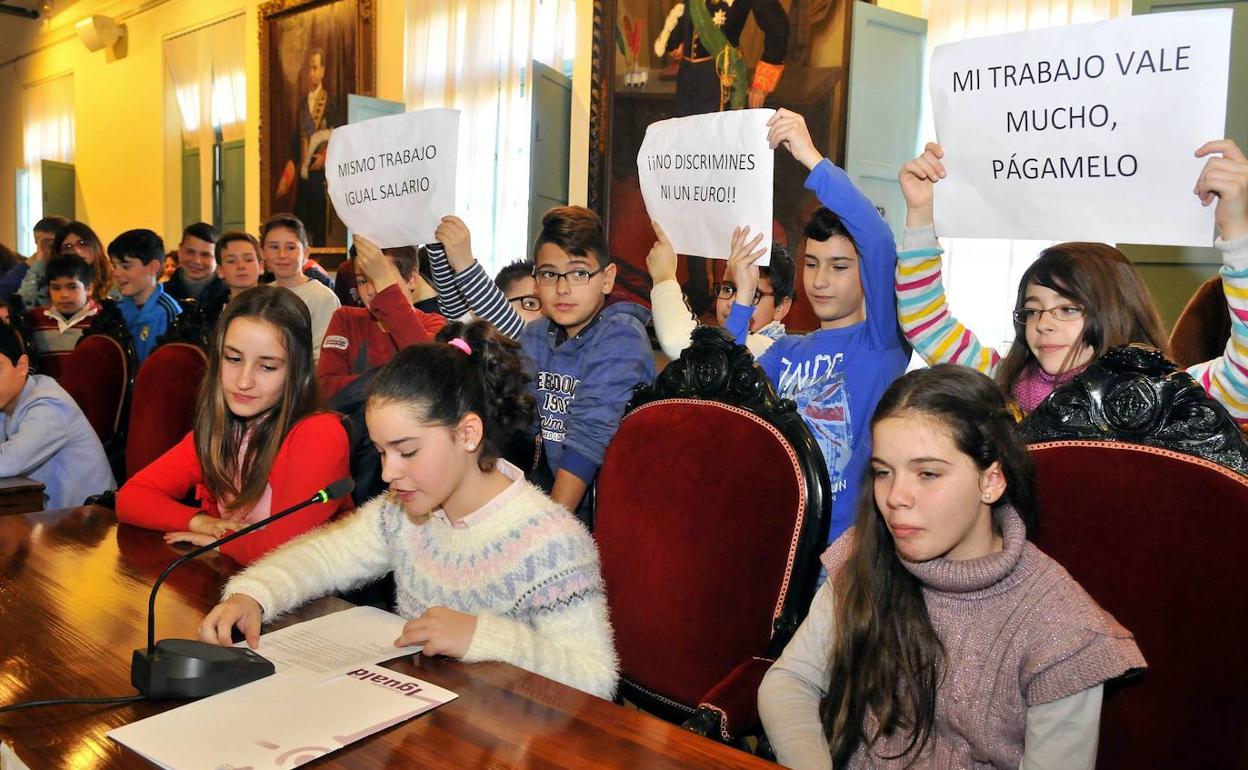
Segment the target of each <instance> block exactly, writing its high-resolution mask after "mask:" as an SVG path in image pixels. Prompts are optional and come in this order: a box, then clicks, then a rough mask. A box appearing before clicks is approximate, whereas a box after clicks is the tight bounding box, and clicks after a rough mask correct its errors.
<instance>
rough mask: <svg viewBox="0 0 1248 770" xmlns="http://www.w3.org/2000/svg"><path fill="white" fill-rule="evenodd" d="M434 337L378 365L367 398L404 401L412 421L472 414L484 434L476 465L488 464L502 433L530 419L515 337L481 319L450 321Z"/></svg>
mask: <svg viewBox="0 0 1248 770" xmlns="http://www.w3.org/2000/svg"><path fill="white" fill-rule="evenodd" d="M436 339H437V341H436V342H428V343H423V344H419V345H412V346H410V347H407V348H404V349H403V350H401V351H399V353H398V354H397V355H396V356H395V357H394V358H393V359H391V360H390V362H389V363H388V364H386V365H385V366H384V367H382V369H381V371H380V372H378V374H377V378H376V379H375V380H373V383H372V386H371V387H370V388H369V391H368V400H369V403H370V405H371V404H373V403H377V402H392V403H399V404H404V405H407V406H408V407H409V408H410V409H411V410H412V411H413V413H414V415H415V417H416V419H417V420H418V421H420V422H422V423H425V424H427V425H440V426H446V427H453V426H455V425H458V424H459V421H460V420H461V419H463V417H464V415H466V414H469V413H472V414H476V415H477V416H478V417H480V418H481V423H482V426H483V434H484V435H483V436H482V441H481V449H480V454H479V455H478V456H477V465H478V467H479V468H480V469H481V470H483V471H489V470H493V468H494V464H495V462H496V461H497V460H498V458H499V457H500V456H501V454H502V447H503V446H504V445H506V443H507V439H508V437H509V436H511V435H512V433H513V432H515V431H517V430H522V429H525V428H527V427H528V426H529V425H530V424H531V423H532V422H533V415H534V411H535V404H534V401H533V395H532V393H530V391H529V381H530V379H531V378H530V376H529V374H528V372H527V371H526V369H525V366H524V361H523V358H522V355H523V354H522V352H521V348H520V343H518V342H516V341H515V340H512V339H509V338H507V337H504V336H503V335H502V334H500V333H499V332H498V330H497V329H495V328H494V327H493V326H492V325H491V324H490V323H489V322H487V321H481V320H477V321H472V322H471V323H462V322H459V321H456V322H452V323H450V324H448V325H447V326H446V327H444V328H443V329H442V331H440V332H438V335H437V338H436ZM451 340H463V342H465V343H467V346H468V348H469V349H470V350H471V351H472V352H471V353H467V352H465V351H464V350H462V349H461V348H459V347H456V346H455V345H450V344H448V343H449V342H450V341H451Z"/></svg>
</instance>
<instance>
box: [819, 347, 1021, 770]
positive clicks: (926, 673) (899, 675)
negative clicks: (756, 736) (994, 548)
mask: <svg viewBox="0 0 1248 770" xmlns="http://www.w3.org/2000/svg"><path fill="white" fill-rule="evenodd" d="M902 414H919V415H923V416H924V417H927V418H929V419H931V420H934V421H936V422H937V423H938V424H940V425H942V426H943V427H945V428H946V429H947V430H948V431H949V435H950V436H951V437H952V439H953V442H954V444H955V445H956V446H957V448H958V451H960V452H962V453H963V454H965V455H967V456H968V457H970V458H971V460H973V461H974V463H975V465H976V467H978V468H979V469H980V470H986V469H987V468H988V467H989V466H991V465H992V464H993V463H994V462H998V463H1000V465H1001V472H1002V475H1003V476H1004V477H1005V481H1006V490H1005V494H1004V496H1003V497H1002V498H1001V502H1002V503H1008V504H1010V505H1012V506H1013V507H1014V510H1015V511H1017V512H1018V514H1019V516H1021V517H1022V519H1023V522H1024V523H1025V524H1026V525H1027V529H1028V531H1030V530H1031V529H1032V528H1033V527H1034V526H1035V523H1036V513H1037V511H1036V503H1035V498H1034V492H1033V488H1034V475H1035V474H1034V470H1033V467H1032V464H1031V457H1030V456H1029V455H1028V454H1027V448H1026V446H1024V444H1023V442H1022V439H1021V438H1020V437H1019V435H1018V431H1017V429H1016V428H1015V424H1014V418H1013V415H1012V414H1011V413H1010V412H1009V410H1008V409H1007V408H1006V400H1005V395H1004V394H1003V393H1002V392H1001V390H1000V388H999V387H997V385H996V384H995V383H993V381H992V380H990V379H989V378H988V377H986V376H985V375H983V374H980V373H979V372H977V371H975V370H974V369H971V368H968V367H964V366H956V365H953V364H941V365H939V366H933V367H932V368H930V369H919V370H917V371H913V372H910V373H909V374H907V375H905V376H903V377H901V378H900V379H898V380H897V381H895V382H894V383H893V384H892V385H891V386H890V387H889V388H888V390H887V391H885V393H884V396H883V397H882V398H881V399H880V403H879V405H878V406H877V407H876V409H875V414H874V416H873V417H872V418H871V427H872V428H874V427H875V426H876V425H877V424H878V423H879V422H880V421H881V420H884V419H885V418H888V417H897V416H900V415H902ZM868 479H870V473H869V472H868ZM873 486H874V484H872V483H867V484H863V491H862V495H861V497H860V498H859V501H858V512H857V517H856V519H855V522H854V525H855V526H854V533H855V535H854V542H853V550H852V552H851V554H850V556H849V558H848V560H847V561H846V562H845V564H844V565H843V567H842V568H841V570H840V571H839V572H838V573H837V574H835V575H829V576H828V579H829V580H831V581H833V586H835V588H834V590H835V599H834V609H833V612H835V613H836V620H835V628H836V632H835V637H834V640H833V646H832V651H831V653H830V658H829V662H830V666H829V667H830V669H831V674H832V679H831V686H830V688H829V693H828V698H827V700H826V701H825V708H826V710H825V712H824V729H825V731H826V733H827V735H828V744H829V747H830V749H831V752H832V764H833V766H834V767H842V766H843V765H845V764H846V763H847V762H848V760H849V758H850V757H851V756H852V755H853V753H854V752H855V751H856V750H857V749H858V747H859V746H862V745H866V746H868V747H870V746H871V745H872V744H873V743H874V742H875V741H876V740H877V739H878V738H880V737H882V736H884V735H888V734H891V733H893V732H895V731H896V730H907V731H909V734H910V739H909V742H908V744H907V746H906V748H905V750H904V751H903V752H901V754H899V755H897V756H896V757H891V758H893V759H897V758H901V757H905V756H910V762H911V763H913V762H914V760H915V759H917V758H918V756H919V754H920V753H921V752H922V750H923V747H924V746H925V745H926V744H927V741H928V740H929V739H930V737H931V733H932V726H933V724H934V722H935V719H936V698H937V691H938V689H939V687H940V680H941V668H942V666H943V662H944V661H943V659H944V648H943V646H942V644H941V641H940V638H939V637H938V636H937V635H936V631H935V629H934V628H933V627H932V622H931V619H930V618H929V616H928V614H927V604H926V602H925V601H924V599H923V592H922V587H921V584H920V583H919V580H918V578H916V577H915V576H914V575H913V574H911V573H910V571H909V570H907V569H906V568H905V566H904V565H902V563H901V559H900V558H899V557H898V556H897V552H896V549H895V546H894V545H893V539H892V536H891V535H890V534H889V531H888V527H887V525H886V524H885V522H884V517H883V516H882V515H881V513H880V510H879V507H878V506H877V504H876V500H875V494H874V490H873ZM868 713H870V715H871V716H872V717H874V719H875V720H876V722H875V729H874V730H872V731H869V730H868V724H867V721H866V720H867V715H868Z"/></svg>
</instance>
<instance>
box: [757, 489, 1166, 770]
mask: <svg viewBox="0 0 1248 770" xmlns="http://www.w3.org/2000/svg"><path fill="white" fill-rule="evenodd" d="M995 519H996V522H997V525H998V526H999V527H1000V528H1001V531H1002V536H1003V537H1002V539H1003V546H1004V547H1003V549H1002V550H1001V551H999V552H997V553H993V554H989V555H987V556H984V557H981V558H978V559H971V560H967V561H954V560H950V559H933V560H931V561H927V562H904V561H903V564H904V565H905V566H906V568H907V569H908V570H909V571H910V572H911V573H912V574H914V575H915V576H916V577H918V578H919V579H920V580H921V581H922V583H923V595H924V599H925V600H926V602H927V608H928V613H929V616H930V617H931V620H932V625H933V627H934V628H935V630H936V633H937V635H938V636H939V637H940V639H941V642H942V643H943V645H944V649H945V663H944V665H943V668H944V675H943V679H942V681H941V685H940V690H939V694H938V698H937V706H936V720H935V724H934V726H933V734H932V737H931V739H930V740H929V741H928V744H927V746H926V747H925V748H924V751H923V753H922V754H921V755H920V758H919V760H918V761H917V762H915V764H914V765H913V766H914V767H920V768H942V769H943V768H1017V767H1019V766H1020V762H1021V761H1022V759H1023V753H1024V750H1026V751H1027V753H1028V754H1029V755H1031V754H1032V753H1033V752H1032V749H1033V748H1040V747H1033V746H1030V745H1026V746H1025V743H1026V742H1027V741H1026V740H1025V738H1029V737H1034V734H1035V733H1034V731H1033V730H1032V729H1031V728H1032V727H1033V725H1031V724H1029V722H1030V721H1031V720H1032V718H1033V717H1035V716H1036V714H1037V713H1041V712H1042V709H1043V708H1044V707H1045V705H1046V704H1056V702H1057V701H1061V700H1063V699H1070V700H1069V703H1070V704H1071V707H1072V708H1073V707H1074V706H1075V704H1076V703H1078V702H1079V701H1080V699H1074V698H1071V696H1075V695H1077V694H1080V693H1084V692H1085V691H1088V690H1090V689H1091V688H1097V687H1098V685H1100V684H1101V683H1102V682H1104V681H1106V680H1108V679H1112V678H1114V677H1116V676H1119V675H1120V674H1123V673H1125V672H1127V671H1130V670H1132V669H1137V668H1142V667H1144V665H1145V663H1144V658H1143V656H1142V655H1141V654H1140V651H1139V648H1138V647H1137V646H1136V644H1135V642H1134V640H1133V639H1132V637H1131V634H1130V633H1129V632H1128V631H1127V630H1126V629H1124V628H1123V627H1122V626H1121V625H1119V624H1118V622H1117V621H1115V620H1114V618H1113V617H1112V616H1111V615H1110V614H1109V613H1107V612H1105V611H1104V610H1103V609H1101V608H1100V607H1099V606H1098V605H1097V604H1096V602H1095V601H1093V599H1092V598H1091V597H1090V596H1088V595H1087V593H1086V592H1085V591H1084V590H1083V589H1082V588H1081V587H1080V586H1079V584H1078V583H1076V582H1075V580H1074V578H1072V577H1071V576H1070V574H1069V573H1067V572H1066V570H1065V569H1063V568H1062V567H1061V565H1059V564H1057V562H1055V561H1053V560H1052V559H1051V558H1049V557H1048V556H1046V555H1045V554H1044V553H1042V552H1041V551H1040V550H1039V549H1038V548H1036V547H1035V546H1034V545H1032V544H1031V543H1029V542H1028V541H1027V540H1026V535H1025V530H1024V527H1023V523H1022V520H1021V519H1019V517H1018V515H1017V514H1016V513H1015V512H1014V511H1013V510H1012V509H1010V508H1008V507H1005V506H1000V507H998V508H997V510H996V511H995ZM853 536H854V535H853V530H850V531H849V532H847V533H846V534H845V535H844V536H842V537H841V538H839V539H838V540H837V541H836V542H835V543H833V544H832V546H831V547H829V548H828V550H827V552H826V553H824V555H823V563H824V566H825V567H827V570H828V575H829V579H830V580H832V581H835V580H836V579H837V575H838V573H839V571H840V569H841V567H842V566H843V565H844V563H845V562H846V560H847V559H848V558H849V555H850V553H851V551H852V547H853ZM824 590H826V587H825V589H824ZM829 608H831V602H830V601H828V602H824V603H823V604H822V606H821V607H819V609H820V611H825V612H826V611H827V610H828V609H829ZM815 611H816V608H815V607H812V613H813V612H815ZM811 620H812V619H810V618H808V620H807V622H811ZM829 629H830V626H829ZM799 633H800V632H799ZM785 654H786V656H787V655H788V650H786V651H785ZM782 662H783V658H782ZM777 665H778V666H779V665H780V664H777ZM824 667H825V670H826V663H824ZM773 672H774V669H773ZM770 676H771V674H769V677H770ZM824 687H826V682H820V688H821V689H823V688H824ZM766 689H767V684H766V683H765V685H764V691H766ZM1095 703H1097V704H1099V692H1098V693H1097V698H1096V700H1095ZM1084 710H1085V711H1086V708H1085V709H1084ZM814 718H815V719H817V718H818V717H817V715H814ZM765 723H766V719H765ZM873 731H874V722H873V718H872V717H871V716H870V715H868V724H867V733H868V734H872V733H873ZM820 737H821V736H820ZM908 737H909V736H908V734H907V733H905V732H904V731H899V732H897V733H895V734H893V735H889V736H883V737H882V738H881V739H880V740H879V741H878V742H877V743H876V744H875V745H874V746H873V747H872V748H871V750H868V749H867V748H866V747H859V749H858V751H857V752H856V753H855V754H854V755H853V757H852V758H851V760H850V762H849V767H851V768H868V767H869V768H893V767H897V768H900V767H904V766H905V765H906V764H907V761H908V760H910V759H913V757H906V758H903V759H897V760H889V759H885V758H884V757H890V756H895V755H897V754H899V753H900V752H901V751H902V750H904V749H905V747H906V744H907V743H908ZM824 746H825V748H824V749H823V751H824V752H826V744H824ZM1091 752H1092V754H1093V756H1094V755H1095V743H1094V738H1093V744H1092V747H1091ZM825 756H826V754H825ZM782 759H783V757H782Z"/></svg>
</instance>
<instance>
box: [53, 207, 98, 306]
mask: <svg viewBox="0 0 1248 770" xmlns="http://www.w3.org/2000/svg"><path fill="white" fill-rule="evenodd" d="M71 235H76V236H78V237H79V238H81V239H82V240H84V241H86V242H87V247H88V248H90V249H91V253H92V255H93V256H92V258H91V270H92V273H93V274H94V276H95V278H94V279H93V280H92V281H91V296H92V297H93V298H94V299H97V300H102V299H107V298H108V292H109V289H111V288H112V287H113V263H112V261H111V260H109V258H108V255H107V254H105V253H104V244H103V243H101V242H100V236H98V235H96V234H95V231H94V230H92V229H91V228H90V227H89V226H88V225H87V223H86V222H78V221H74V222H70V223H68V224H66V225H65V226H64V227H62V228H61V229H60V230H57V231H56V238H55V239H54V240H53V241H52V253H53V254H60V253H61V246H62V245H63V244H64V243H65V239H66V238H68V237H69V236H71ZM75 253H76V252H75Z"/></svg>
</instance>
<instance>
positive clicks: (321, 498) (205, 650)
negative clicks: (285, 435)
mask: <svg viewBox="0 0 1248 770" xmlns="http://www.w3.org/2000/svg"><path fill="white" fill-rule="evenodd" d="M354 488H355V482H354V481H353V480H352V479H351V478H350V477H348V478H344V479H339V480H338V481H335V482H334V483H333V484H330V485H329V486H327V487H325V488H324V489H322V490H320V491H319V492H317V493H316V494H314V495H312V497H310V498H308V499H307V500H304V501H303V502H301V503H297V504H295V505H292V506H291V507H289V508H287V509H286V510H284V511H280V512H279V513H275V514H273V515H272V516H270V517H268V518H267V519H263V520H261V521H257V522H255V523H254V524H249V525H248V526H246V527H243V528H242V529H240V530H238V531H237V532H231V533H230V534H228V535H226V536H225V537H223V538H220V539H218V540H214V541H213V542H211V543H209V544H208V545H204V546H200V547H199V548H196V549H195V550H193V551H190V552H189V553H185V554H183V555H182V556H179V557H178V558H176V559H174V560H173V562H172V563H171V564H170V565H169V566H168V567H165V571H164V572H162V573H160V577H158V578H156V583H155V584H154V585H153V586H152V593H151V596H149V597H148V600H147V647H146V648H142V649H138V650H135V651H134V657H133V658H131V661H130V683H131V684H132V685H134V687H135V689H136V690H138V691H139V692H141V693H143V694H144V695H146V696H147V698H148V700H164V699H169V698H182V699H185V698H203V697H205V696H207V695H216V694H217V693H219V692H224V691H226V690H229V689H232V688H234V687H238V686H239V685H244V684H247V683H248V682H254V681H256V680H257V679H263V678H264V677H266V676H269V675H270V674H272V673H274V670H275V669H274V668H273V664H272V663H271V662H270V661H268V660H266V659H265V658H263V657H261V656H260V655H258V654H256V653H255V652H254V651H253V650H251V649H249V648H247V647H222V646H220V645H217V644H212V643H210V642H201V641H197V640H191V639H164V640H162V641H161V642H159V643H157V642H156V592H157V591H159V590H160V586H161V584H162V583H164V582H165V578H167V577H169V573H171V572H173V570H174V568H175V567H177V566H178V565H179V564H181V563H183V562H185V561H188V560H190V559H194V558H195V557H196V556H199V555H200V554H202V553H207V552H208V551H211V550H212V549H213V548H216V547H218V546H220V545H222V544H224V543H228V542H230V541H231V540H236V539H238V538H240V537H242V536H244V535H247V534H249V533H251V532H255V531H256V530H257V529H259V528H261V527H263V526H265V525H267V524H272V523H273V522H274V521H277V520H278V519H281V518H284V517H286V516H289V515H290V514H292V513H295V512H296V511H301V510H303V509H304V508H306V507H308V506H309V505H315V504H317V503H327V502H329V501H330V500H337V499H339V498H342V497H345V496H347V495H349V494H351V490H352V489H354Z"/></svg>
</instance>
